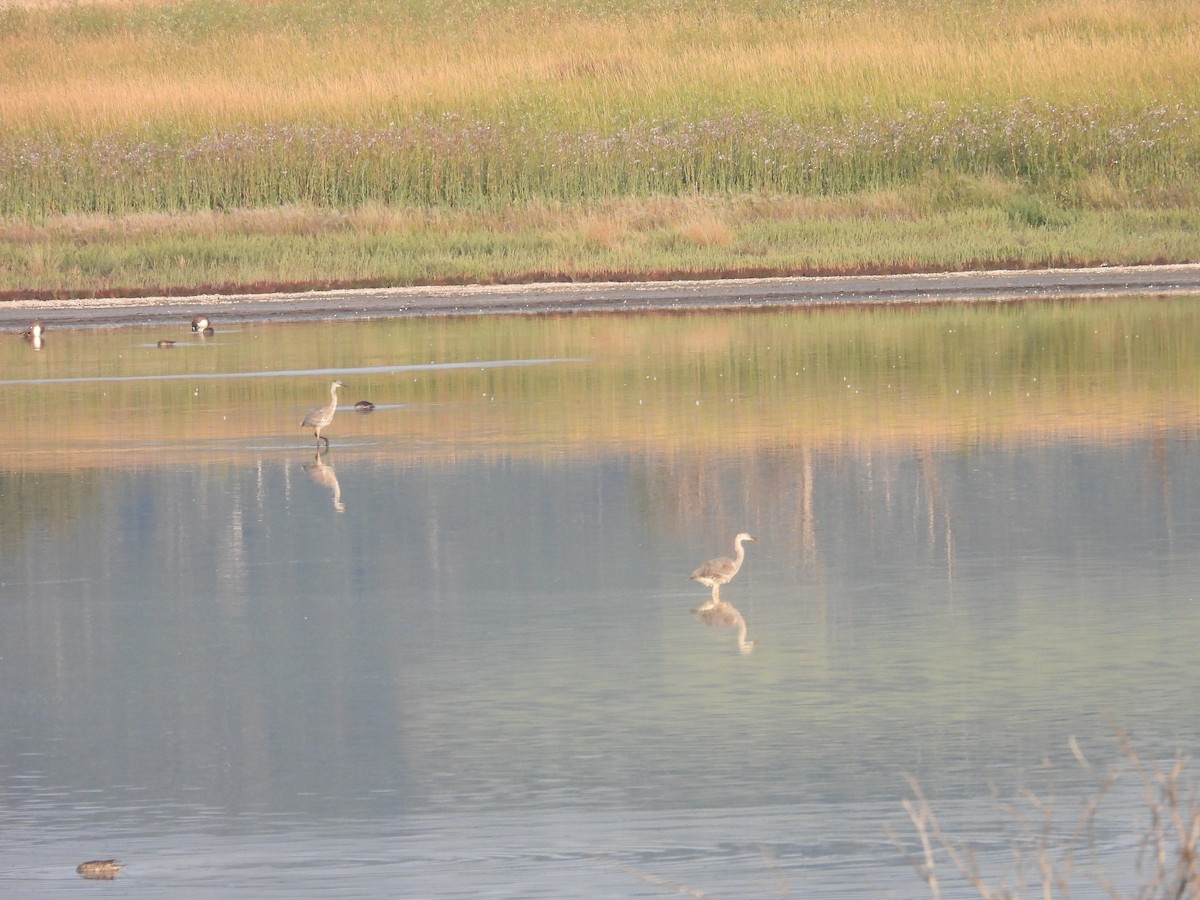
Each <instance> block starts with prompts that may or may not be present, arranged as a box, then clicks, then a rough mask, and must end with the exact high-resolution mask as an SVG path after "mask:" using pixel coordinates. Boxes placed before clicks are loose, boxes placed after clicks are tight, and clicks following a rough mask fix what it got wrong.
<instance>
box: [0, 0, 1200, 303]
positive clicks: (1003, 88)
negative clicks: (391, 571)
mask: <svg viewBox="0 0 1200 900" xmlns="http://www.w3.org/2000/svg"><path fill="white" fill-rule="evenodd" d="M1198 51H1200V10H1196V9H1193V8H1191V7H1188V6H1186V5H1182V6H1181V5H1179V4H1172V3H1167V2H1162V0H1127V2H1116V0H1097V2H1090V3H1088V4H1082V5H1081V4H1077V3H1071V2H1067V0H1014V2H1009V3H1003V4H987V3H982V2H979V3H975V2H963V3H958V4H952V5H947V4H941V3H934V2H929V0H894V2H892V3H887V4H879V3H876V2H867V0H850V2H839V3H834V2H824V0H817V2H814V3H808V4H803V5H797V4H794V3H789V2H785V0H757V2H755V3H752V4H733V3H721V2H712V0H672V2H667V0H643V2H637V3H634V2H622V0H608V2H600V0H594V2H593V0H571V2H568V3H565V4H553V3H549V2H545V0H507V2H499V0H493V2H488V0H484V2H476V3H469V4H468V3H460V2H453V0H447V2H441V3H438V2H435V3H426V2H417V0H381V2H375V3H367V2H346V3H338V4H324V3H314V4H304V5H301V6H298V5H296V4H292V3H284V2H274V0H267V2H250V0H182V2H151V0H143V2H136V0H129V2H112V3H106V2H98V3H78V4H76V3H67V4H51V5H42V4H32V3H24V2H17V3H15V4H14V3H12V2H11V0H10V2H9V3H8V5H0V252H2V253H3V256H2V257H0V258H3V259H5V260H8V262H7V263H0V291H9V292H12V291H26V290H28V291H37V290H59V291H68V292H94V291H111V290H119V289H121V288H134V287H138V286H147V285H149V286H155V287H180V288H188V287H197V286H201V285H220V284H236V283H254V282H263V283H310V282H337V283H381V282H393V283H396V282H399V283H403V282H413V281H428V280H435V281H436V280H450V281H459V280H514V279H520V278H528V277H574V278H586V277H596V276H608V277H635V276H638V275H642V274H651V275H661V274H665V273H679V272H686V273H689V274H706V273H718V272H754V271H759V272H761V271H780V272H803V271H813V270H822V271H830V270H844V271H856V270H874V271H887V270H895V269H913V268H961V267H964V266H970V265H982V266H988V265H1042V264H1047V263H1054V264H1070V263H1072V262H1146V261H1155V260H1173V261H1179V260H1192V259H1197V258H1200V213H1197V211H1196V209H1197V203H1196V199H1197V197H1200V77H1198V76H1200V52H1198ZM64 59H65V60H67V61H69V65H64V64H63V62H64Z"/></svg>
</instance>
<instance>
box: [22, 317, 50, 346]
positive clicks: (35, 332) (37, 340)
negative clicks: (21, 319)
mask: <svg viewBox="0 0 1200 900" xmlns="http://www.w3.org/2000/svg"><path fill="white" fill-rule="evenodd" d="M45 330H46V326H45V325H43V324H42V323H41V322H34V323H33V324H32V325H30V326H29V328H28V329H26V330H25V331H22V332H21V337H23V338H25V340H26V342H27V343H28V344H29V346H30V347H32V348H33V349H34V350H41V349H42V334H43V332H45Z"/></svg>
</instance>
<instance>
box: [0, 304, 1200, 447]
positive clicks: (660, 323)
mask: <svg viewBox="0 0 1200 900" xmlns="http://www.w3.org/2000/svg"><path fill="white" fill-rule="evenodd" d="M218 324H219V323H218ZM186 327H187V326H186V323H185V322H182V321H181V323H180V325H179V326H178V328H177V329H176V331H179V332H183V331H184V330H185V329H186ZM239 328H240V330H239V331H238V332H229V333H227V334H226V336H225V337H224V338H222V339H220V340H213V341H212V342H211V344H210V345H207V346H196V347H192V346H187V347H185V348H184V352H177V351H172V352H171V353H169V354H168V353H163V352H161V351H159V350H157V349H154V348H153V347H143V346H139V345H142V344H146V343H148V342H150V341H151V340H152V339H154V338H159V337H163V336H164V335H168V336H178V335H174V333H173V332H170V331H169V329H156V330H154V331H147V332H142V331H134V330H117V331H112V332H107V331H102V332H96V331H92V330H88V331H82V330H81V331H66V330H62V331H56V330H51V331H50V332H49V336H48V338H47V349H46V350H45V351H43V353H41V354H37V355H34V354H31V353H30V352H29V348H28V347H26V346H25V345H24V344H23V343H21V342H20V341H16V340H13V341H8V342H3V343H0V364H2V365H3V367H4V371H5V372H6V373H8V375H9V376H10V377H19V376H20V375H21V374H22V373H31V374H32V373H38V374H42V373H44V374H47V375H50V374H54V375H60V374H65V375H72V374H74V375H80V376H95V375H146V374H154V373H157V372H161V373H163V374H167V373H171V374H178V373H186V372H193V373H196V374H208V373H214V372H215V373H220V372H263V371H270V370H286V369H299V368H309V369H315V370H319V369H321V368H352V367H356V366H364V365H403V364H427V363H431V362H432V363H460V362H472V361H478V362H479V363H480V368H475V367H473V366H471V367H468V368H463V369H457V370H449V371H424V372H412V373H399V374H394V375H390V374H389V375H380V374H375V375H363V376H361V377H349V376H347V377H346V378H345V379H344V380H346V381H347V383H348V385H349V387H348V388H347V390H346V391H345V397H346V402H347V404H353V402H354V401H356V400H359V399H364V398H365V399H370V400H372V401H374V402H376V403H377V404H394V405H397V406H399V407H400V408H399V409H396V410H385V413H386V414H384V415H378V416H374V417H352V418H348V419H342V420H339V422H338V423H337V424H336V425H335V428H334V431H335V432H340V433H341V434H342V435H351V434H354V435H371V436H374V437H377V438H380V439H384V440H385V443H386V445H387V446H386V450H387V451H388V452H411V451H410V450H409V448H413V447H419V446H431V445H433V444H444V443H445V442H449V443H450V444H451V445H452V446H454V447H456V448H457V449H458V450H461V451H467V452H472V451H471V448H476V449H477V450H478V451H486V450H487V449H488V448H489V446H490V445H492V444H494V442H495V441H496V440H497V438H500V439H502V440H503V441H505V442H507V444H508V445H509V446H508V452H516V453H521V454H526V453H528V454H534V455H536V454H538V453H541V452H543V451H544V450H546V449H547V448H549V447H556V448H561V447H562V446H563V445H564V444H566V445H568V446H570V445H576V446H579V447H581V448H582V447H584V446H588V447H595V446H600V447H607V448H618V447H630V446H639V447H647V448H650V449H653V450H654V451H656V452H665V453H673V452H676V451H678V450H680V449H683V448H694V447H698V446H705V447H709V448H713V449H720V450H736V449H738V448H743V449H746V448H754V447H762V446H778V445H798V446H804V447H808V448H813V449H828V448H840V447H847V446H851V447H853V446H861V447H886V446H895V447H910V448H912V447H918V448H926V449H929V448H937V447H952V446H971V445H976V444H978V443H980V442H985V443H988V442H1005V441H1025V440H1039V439H1042V438H1047V439H1049V438H1054V439H1064V438H1072V437H1080V438H1087V439H1094V440H1101V441H1103V440H1107V439H1111V438H1113V437H1116V436H1129V435H1131V434H1138V433H1144V432H1145V431H1146V430H1147V429H1150V428H1154V429H1166V430H1179V429H1183V430H1187V429H1191V428H1193V427H1194V425H1195V421H1194V419H1195V408H1196V404H1197V399H1198V398H1197V396H1196V393H1197V387H1198V385H1200V349H1198V348H1197V347H1196V345H1195V342H1193V341H1191V340H1189V339H1188V335H1191V334H1195V333H1196V332H1197V331H1198V330H1200V308H1197V306H1196V304H1195V302H1194V301H1192V300H1189V299H1176V300H1140V301H1131V300H1122V301H1109V302H1074V303H1037V304H1025V305H986V306H943V307H932V308H931V307H920V308H915V307H909V308H888V307H878V308H867V309H855V310H847V309H836V310H834V309H824V310H802V311H790V312H771V313H767V312H757V313H745V314H719V315H708V314H687V315H660V316H638V317H627V316H610V315H572V316H550V317H536V318H524V317H500V318H467V319H461V320H445V319H436V320H435V319H414V320H392V321H375V322H370V321H363V322H346V321H338V322H326V323H314V324H305V325H286V326H275V325H269V324H248V325H245V326H239ZM217 338H221V332H220V331H218V335H217ZM188 339H189V338H188V337H187V336H185V337H182V338H180V340H183V341H186V340H188ZM546 358H560V359H586V360H588V362H583V363H573V362H563V363H561V364H551V365H538V366H530V367H520V366H517V367H509V368H490V369H489V368H485V364H486V363H487V362H488V361H491V360H520V359H546ZM51 368H52V369H53V371H51ZM327 382H328V379H327V378H325V377H324V376H322V375H316V374H315V375H313V376H312V377H303V378H301V377H280V378H247V379H229V380H221V379H207V380H197V381H195V382H191V381H188V380H182V381H147V382H140V381H139V382H126V383H99V384H81V385H40V386H37V387H36V388H34V389H28V390H25V389H18V388H16V387H15V386H14V387H9V388H5V389H3V390H0V415H3V416H4V417H5V421H6V422H8V423H9V438H10V440H9V444H8V446H9V448H12V447H13V446H25V447H29V446H34V445H41V444H44V443H47V442H48V443H50V444H54V443H61V444H62V445H63V446H65V447H69V446H72V445H88V446H96V447H103V446H104V445H106V444H107V443H109V442H110V441H112V440H113V439H117V440H133V439H141V440H149V439H164V438H165V439H168V440H179V441H184V442H194V441H199V440H208V439H211V438H214V437H218V436H219V437H222V438H226V439H235V438H239V437H241V438H249V437H261V436H262V435H264V434H276V435H294V436H296V437H297V440H299V437H300V431H299V430H298V423H299V419H300V418H301V417H302V416H303V415H304V413H305V412H307V411H308V410H309V409H311V408H312V407H314V406H316V405H319V404H320V403H321V402H322V401H323V400H324V399H325V394H326V392H327V388H328V383H327ZM293 419H295V422H293V421H292V420H293ZM401 419H402V421H403V425H402V431H403V439H400V438H399V437H397V429H398V428H400V426H399V425H398V423H399V422H400V420H401ZM293 426H295V427H293ZM331 436H333V435H331ZM389 438H391V439H392V440H387V439H389ZM335 443H336V441H335ZM9 452H12V451H11V449H10V451H9ZM135 455H137V454H136V453H135Z"/></svg>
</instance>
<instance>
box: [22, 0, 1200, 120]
mask: <svg viewBox="0 0 1200 900" xmlns="http://www.w3.org/2000/svg"><path fill="white" fill-rule="evenodd" d="M106 5H108V6H113V7H116V8H118V9H129V8H133V7H134V6H136V4H128V3H113V4H106ZM162 5H169V4H162ZM23 6H25V7H29V4H28V3H26V4H23ZM462 12H464V13H465V10H462ZM538 12H539V14H538V15H532V14H531V12H530V7H529V6H527V5H523V4H518V5H516V6H515V7H510V8H500V9H490V8H489V9H485V12H484V13H481V14H476V15H475V16H473V17H472V16H471V15H470V14H465V16H464V18H463V19H462V20H459V21H456V22H455V23H454V27H451V28H447V29H445V30H439V29H437V28H434V27H424V28H420V27H417V28H414V27H411V23H409V22H408V21H407V20H406V18H405V15H404V7H403V5H399V6H397V8H396V16H395V17H394V18H393V19H390V20H388V19H385V20H382V21H380V22H369V23H358V24H356V23H354V22H350V23H348V24H346V25H344V26H343V27H338V28H331V29H329V30H326V31H324V32H323V33H321V34H320V35H319V39H318V40H317V41H315V42H314V38H313V36H312V35H310V34H306V33H304V31H303V29H295V30H291V31H288V30H284V29H278V30H272V29H270V28H267V27H262V28H257V29H254V30H251V31H249V32H247V33H241V32H237V31H233V30H228V29H219V28H218V29H210V31H209V32H207V33H205V34H203V35H201V36H200V37H199V38H197V39H196V40H195V41H194V42H192V43H190V44H189V45H187V46H183V45H181V44H180V40H179V37H178V36H177V35H175V34H173V33H172V32H171V31H170V30H162V31H156V30H153V29H145V28H135V27H129V28H120V27H117V28H111V29H107V28H106V29H98V30H97V32H96V33H94V34H87V33H83V34H76V35H73V36H72V38H71V40H70V42H69V46H67V47H64V46H63V45H62V38H61V36H59V35H57V34H56V33H55V31H54V29H51V28H34V27H30V28H26V29H21V30H18V31H17V32H16V33H14V34H9V35H7V36H5V37H4V38H3V43H2V45H0V49H2V50H3V51H4V52H3V53H0V88H2V89H0V124H3V125H4V126H5V127H8V128H27V127H49V128H69V129H82V130H85V131H89V132H96V133H104V132H107V131H110V130H122V129H127V128H130V127H134V126H141V125H142V124H143V123H147V122H149V123H156V122H164V123H169V124H170V125H172V126H181V127H185V128H190V129H197V128H204V127H207V126H210V125H215V126H224V125H228V124H230V123H232V122H263V121H292V120H305V119H320V120H326V121H328V120H336V121H376V122H377V121H380V120H385V121H386V120H387V119H388V118H391V117H396V116H401V117H403V116H408V115H411V114H413V113H414V112H418V111H421V110H437V109H455V110H460V111H465V110H494V109H505V108H509V107H511V106H512V105H513V104H516V105H517V106H518V107H519V106H520V105H521V104H523V103H525V102H526V101H527V100H531V99H533V98H538V99H539V100H540V101H542V102H544V103H545V104H546V105H547V107H549V108H551V109H553V110H555V111H556V114H557V115H561V116H564V117H566V118H568V119H574V120H576V121H577V122H580V121H581V122H591V121H593V120H606V119H608V118H610V117H611V116H613V115H618V116H627V115H630V114H632V115H643V114H649V113H652V112H653V111H654V110H658V111H659V112H661V113H663V114H671V113H676V114H678V113H682V112H686V111H688V110H690V109H695V108H696V106H697V105H707V104H723V105H728V106H732V107H738V106H742V105H744V104H746V103H747V102H752V103H755V104H760V103H761V104H767V105H772V106H773V107H775V108H777V109H779V110H780V111H783V112H789V113H799V114H805V115H820V116H824V115H826V114H829V113H831V112H836V111H837V110H838V109H845V108H847V106H849V107H850V108H854V107H857V106H859V105H860V104H861V103H862V101H863V100H864V99H866V100H868V101H869V102H870V103H871V104H873V105H875V106H878V107H879V108H881V109H895V108H904V107H906V106H910V105H915V106H922V105H925V104H927V103H928V102H930V101H933V100H945V101H950V102H960V101H965V100H969V99H971V98H975V99H980V100H987V99H993V100H994V99H997V98H1010V99H1015V98H1020V97H1036V98H1052V99H1055V100H1058V101H1062V102H1066V103H1069V102H1074V101H1081V100H1082V101H1086V100H1088V99H1092V98H1096V97H1098V96H1103V95H1108V94H1111V95H1114V96H1116V97H1117V98H1118V100H1120V99H1121V98H1124V99H1125V100H1126V101H1128V102H1130V103H1137V102H1141V101H1143V100H1144V98H1146V97H1153V96H1155V95H1157V94H1160V93H1161V91H1162V89H1163V87H1164V85H1168V86H1169V85H1174V86H1175V87H1176V89H1178V90H1186V89H1187V85H1189V84H1191V85H1194V84H1196V83H1197V74H1198V72H1200V8H1197V7H1195V6H1194V5H1192V4H1178V5H1175V4H1164V3H1159V2H1154V0H1130V2H1116V0H1109V2H1095V3H1089V4H1085V5H1083V6H1082V7H1081V6H1080V4H1077V3H1073V2H1068V0H1052V2H1045V3H1029V4H1022V5H1020V6H1011V5H1010V6H1006V7H1004V8H1003V10H1002V11H989V8H988V7H985V6H980V7H970V8H967V9H965V10H959V11H957V12H953V13H947V12H945V11H944V10H941V9H939V10H938V14H937V15H933V14H932V13H933V10H932V9H930V8H928V7H927V6H926V5H924V4H922V3H919V2H915V3H897V4H894V5H890V6H888V7H883V8H881V7H879V6H877V5H875V4H868V3H862V4H850V5H848V6H846V5H841V4H832V3H830V4H825V3H818V4H815V5H811V6H805V7H803V8H799V9H796V8H792V7H786V6H783V5H781V6H780V7H779V9H777V10H774V11H773V13H772V14H770V15H766V16H763V17H756V16H753V15H750V14H747V13H743V12H741V11H739V10H738V9H736V8H735V7H731V8H725V9H718V10H716V11H713V10H712V9H711V8H708V7H705V6H703V5H701V6H698V7H697V10H696V11H695V13H696V14H694V15H693V14H688V15H682V14H674V13H673V14H670V15H667V14H663V13H661V12H653V11H650V12H645V13H631V14H629V15H625V16H619V15H611V16H603V15H590V14H587V13H584V12H581V11H572V10H571V9H570V8H569V7H567V8H563V7H544V8H541V9H539V10H538ZM29 14H30V15H33V16H53V15H55V8H54V6H53V5H51V7H50V8H48V9H47V8H45V7H44V6H38V5H35V6H34V7H33V9H32V11H31V12H30V13H29ZM64 50H65V51H66V52H67V53H68V54H69V56H70V60H71V64H70V65H66V66H64V65H62V64H61V60H62V55H63V52H64ZM1147 60H1153V62H1154V64H1153V65H1147V64H1146V62H1147Z"/></svg>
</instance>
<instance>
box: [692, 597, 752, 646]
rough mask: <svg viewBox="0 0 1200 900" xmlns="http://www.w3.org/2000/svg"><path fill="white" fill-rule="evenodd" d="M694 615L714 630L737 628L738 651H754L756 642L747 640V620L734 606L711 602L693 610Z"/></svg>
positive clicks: (718, 601) (723, 602)
mask: <svg viewBox="0 0 1200 900" xmlns="http://www.w3.org/2000/svg"><path fill="white" fill-rule="evenodd" d="M692 614H693V615H694V616H695V617H696V618H698V619H699V620H700V621H701V622H703V623H704V624H705V625H708V626H710V627H712V628H736V629H737V645H738V650H739V651H741V652H742V653H749V652H751V651H752V650H753V649H754V641H748V640H746V620H745V619H743V618H742V614H741V613H740V612H738V611H737V609H736V608H735V607H734V606H732V605H731V604H729V603H726V602H725V601H724V600H709V601H708V602H707V603H705V604H704V605H703V606H697V607H696V608H695V609H693V610H692Z"/></svg>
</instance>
